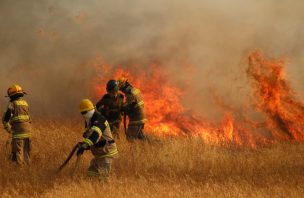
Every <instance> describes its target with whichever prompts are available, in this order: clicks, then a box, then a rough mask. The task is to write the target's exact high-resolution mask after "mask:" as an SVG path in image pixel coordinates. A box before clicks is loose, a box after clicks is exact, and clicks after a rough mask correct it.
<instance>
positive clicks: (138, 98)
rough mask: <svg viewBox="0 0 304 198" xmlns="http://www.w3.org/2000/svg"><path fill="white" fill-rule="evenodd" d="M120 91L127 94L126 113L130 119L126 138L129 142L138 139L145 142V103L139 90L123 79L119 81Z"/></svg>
mask: <svg viewBox="0 0 304 198" xmlns="http://www.w3.org/2000/svg"><path fill="white" fill-rule="evenodd" d="M118 86H119V89H120V90H121V91H122V92H123V93H124V94H125V96H126V102H125V104H124V107H123V109H124V111H125V113H126V115H127V116H128V118H129V124H128V128H127V131H126V136H127V139H128V140H129V141H133V140H136V139H139V140H145V134H144V131H143V130H144V126H145V123H146V121H147V119H146V115H145V111H144V101H143V97H142V94H141V92H140V90H139V89H137V88H135V87H133V86H132V85H131V84H130V83H129V82H128V79H127V78H125V77H121V78H119V79H118Z"/></svg>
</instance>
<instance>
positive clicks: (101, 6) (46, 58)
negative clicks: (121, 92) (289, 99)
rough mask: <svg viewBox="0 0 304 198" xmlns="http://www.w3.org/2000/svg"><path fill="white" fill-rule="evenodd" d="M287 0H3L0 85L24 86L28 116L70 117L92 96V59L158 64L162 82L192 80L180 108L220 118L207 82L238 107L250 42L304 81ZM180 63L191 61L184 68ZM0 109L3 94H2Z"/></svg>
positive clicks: (298, 9)
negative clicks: (284, 62) (284, 60)
mask: <svg viewBox="0 0 304 198" xmlns="http://www.w3.org/2000/svg"><path fill="white" fill-rule="evenodd" d="M303 6H304V3H303V1H301V0H294V1H292V2H291V1H287V0H281V1H275V0H266V1H250V0H246V1H243V0H233V1H225V0H215V1H214V0H212V1H211V0H207V1H196V0H192V1H182V0H176V1H169V0H167V1H163V0H156V1H148V0H141V1H140V0H129V1H123V0H117V1H108V0H104V1H98V0H88V1H84V0H73V1H72V0H66V1H54V0H42V1H38V0H36V1H35V0H29V1H17V0H1V1H0V30H1V31H0V43H1V45H0V66H1V67H0V78H1V83H0V90H1V93H2V95H3V96H4V95H5V93H6V90H7V87H8V86H9V85H11V84H12V83H19V84H21V85H23V87H24V88H25V89H26V91H27V92H28V93H29V95H28V100H29V102H30V104H32V105H31V107H32V113H33V114H35V115H45V114H47V115H59V116H65V115H76V114H77V106H78V102H79V100H80V99H82V98H84V97H85V98H86V97H91V96H92V95H93V94H92V93H91V90H90V86H91V80H92V78H94V77H95V73H94V71H95V70H94V67H93V66H92V64H93V63H92V60H94V59H95V57H96V56H101V57H102V58H103V60H104V61H105V62H107V63H109V64H111V65H114V66H115V65H121V64H123V65H126V66H129V67H130V69H132V64H137V65H141V68H142V70H145V69H146V68H147V67H148V66H149V63H150V62H151V61H155V60H157V61H161V62H163V63H164V64H163V65H166V67H165V68H163V69H164V71H167V72H168V71H169V73H171V75H170V80H171V81H172V82H174V83H177V85H178V86H179V85H182V84H184V82H185V81H187V86H188V87H190V90H189V92H188V95H191V97H184V98H183V102H184V103H185V106H187V107H189V108H192V109H195V111H196V112H199V113H201V114H202V115H203V116H207V117H211V118H213V119H215V118H218V117H219V114H220V111H217V110H215V109H217V108H216V105H215V104H214V102H213V101H214V98H213V96H212V94H210V89H211V90H215V91H216V92H217V94H218V95H220V97H222V98H224V100H225V102H227V103H228V104H230V105H234V106H235V107H236V108H242V106H243V105H245V103H246V102H243V101H248V100H244V98H246V97H247V95H248V94H249V92H250V91H249V90H250V89H249V87H248V85H247V83H248V82H247V78H246V74H245V70H246V67H247V62H246V58H244V57H246V56H247V54H248V52H249V51H251V50H252V49H256V48H260V49H263V50H264V51H265V52H266V53H267V54H269V55H272V56H280V55H283V56H286V57H288V59H289V60H290V64H289V65H288V67H287V74H288V75H289V76H290V78H289V79H290V80H291V82H292V85H293V86H294V87H295V90H296V91H297V92H298V93H299V95H300V96H303V95H302V94H303V91H301V90H303V89H304V86H303V83H302V79H301V78H302V76H303V72H304V68H303V67H301V65H303V64H304V60H303V58H302V57H303V54H304V50H303V48H302V46H303V44H304V39H303V37H302V36H301V35H303V33H304V26H303V22H302V19H303V17H304V13H303V12H302V10H303ZM184 65H192V67H191V68H189V67H186V68H185V66H184ZM0 104H1V108H2V109H4V108H5V105H6V99H5V98H4V97H3V98H2V97H1V100H0Z"/></svg>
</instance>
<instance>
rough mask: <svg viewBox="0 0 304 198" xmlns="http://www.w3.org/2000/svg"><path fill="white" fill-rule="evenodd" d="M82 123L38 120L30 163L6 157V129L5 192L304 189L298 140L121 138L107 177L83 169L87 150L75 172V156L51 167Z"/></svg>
mask: <svg viewBox="0 0 304 198" xmlns="http://www.w3.org/2000/svg"><path fill="white" fill-rule="evenodd" d="M81 129H82V128H81V125H80V124H79V123H76V122H75V123H73V122H66V123H56V122H51V121H47V122H46V121H44V122H42V123H41V124H39V125H38V124H35V131H34V137H33V150H32V166H31V167H30V168H29V169H26V168H25V169H21V170H20V169H16V168H15V167H14V166H13V165H12V164H11V163H10V162H8V160H7V153H8V150H7V149H8V148H7V146H6V144H5V143H6V142H5V140H6V138H8V136H7V135H2V138H1V139H2V140H1V144H0V148H1V151H0V152H1V153H0V160H1V164H0V194H1V197H21V196H22V197H90V196H91V197H97V196H102V195H105V196H107V197H203V196H204V197H205V196H207V197H245V196H246V197H302V196H303V193H304V185H303V182H304V179H303V175H304V160H303V155H304V146H303V145H301V144H277V145H273V146H271V147H269V148H260V149H258V150H251V149H248V148H247V149H246V148H235V147H229V148H228V147H227V148H223V147H216V146H209V145H206V144H204V143H203V142H201V141H200V140H198V139H194V138H193V139H171V140H169V139H166V140H162V142H159V141H156V142H152V143H135V144H128V143H127V142H126V141H125V140H121V141H119V142H118V146H119V151H120V157H119V159H117V160H116V161H115V163H114V170H113V175H112V177H111V181H110V182H109V183H107V184H102V183H99V182H98V181H95V180H89V179H88V178H87V177H86V176H85V171H86V168H87V166H88V163H89V160H90V158H91V154H90V153H89V152H88V153H86V154H85V155H84V157H83V161H82V163H81V165H80V167H79V170H78V172H77V173H75V174H74V175H72V169H73V164H74V162H75V161H74V160H73V161H71V163H70V164H69V166H68V167H67V168H66V169H65V170H64V171H63V172H62V173H61V174H60V175H54V174H53V172H54V170H55V169H56V168H57V167H58V166H59V165H60V163H62V162H63V161H64V159H65V157H66V155H67V154H68V152H69V151H70V149H71V148H72V147H73V144H74V143H76V142H78V141H79V140H81ZM1 134H5V133H4V132H3V131H1Z"/></svg>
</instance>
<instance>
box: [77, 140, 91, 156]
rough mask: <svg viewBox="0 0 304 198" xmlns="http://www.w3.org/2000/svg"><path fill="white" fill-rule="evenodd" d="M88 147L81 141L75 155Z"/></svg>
mask: <svg viewBox="0 0 304 198" xmlns="http://www.w3.org/2000/svg"><path fill="white" fill-rule="evenodd" d="M88 147H89V146H88V145H87V144H86V143H84V142H81V143H80V146H79V147H78V150H77V156H79V155H82V154H83V153H84V151H85V150H87V149H88Z"/></svg>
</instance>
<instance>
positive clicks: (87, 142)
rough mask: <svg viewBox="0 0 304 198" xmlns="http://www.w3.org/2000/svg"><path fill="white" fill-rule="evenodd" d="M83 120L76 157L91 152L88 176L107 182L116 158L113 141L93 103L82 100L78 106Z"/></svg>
mask: <svg viewBox="0 0 304 198" xmlns="http://www.w3.org/2000/svg"><path fill="white" fill-rule="evenodd" d="M79 110H80V113H81V114H82V116H83V117H84V119H85V128H86V130H85V132H84V134H83V137H84V140H83V142H81V143H79V148H78V150H77V156H80V155H82V154H83V152H84V151H85V150H91V152H92V154H93V155H94V158H93V159H92V160H91V163H90V166H89V168H88V173H87V174H88V176H91V177H98V178H99V179H100V180H101V181H107V180H108V177H109V175H110V172H111V166H112V161H113V159H114V158H116V157H117V156H118V151H117V147H116V143H115V141H114V140H113V137H112V133H111V129H110V126H109V123H108V121H107V120H106V119H105V118H104V117H103V116H102V115H101V114H100V113H99V112H98V111H96V110H95V108H94V105H93V103H92V102H91V101H90V100H88V99H84V100H82V102H81V103H80V106H79Z"/></svg>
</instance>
